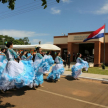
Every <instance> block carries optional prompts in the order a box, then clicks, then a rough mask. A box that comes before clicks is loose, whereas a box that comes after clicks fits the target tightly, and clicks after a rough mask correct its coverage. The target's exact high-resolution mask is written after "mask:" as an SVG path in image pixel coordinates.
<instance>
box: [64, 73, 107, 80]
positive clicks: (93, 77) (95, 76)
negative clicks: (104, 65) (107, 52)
mask: <svg viewBox="0 0 108 108" xmlns="http://www.w3.org/2000/svg"><path fill="white" fill-rule="evenodd" d="M71 74H72V72H71V71H65V72H64V74H63V75H65V76H68V75H69V76H71ZM79 78H84V79H91V80H98V81H108V75H101V74H91V73H82V74H81V75H80V76H79Z"/></svg>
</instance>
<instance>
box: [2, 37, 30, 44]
mask: <svg viewBox="0 0 108 108" xmlns="http://www.w3.org/2000/svg"><path fill="white" fill-rule="evenodd" d="M2 38H5V40H4V42H5V41H8V42H10V41H11V42H13V44H14V45H30V43H29V39H28V37H24V38H23V39H22V38H20V39H14V38H13V37H10V36H7V35H5V36H3V35H0V45H3V40H2Z"/></svg>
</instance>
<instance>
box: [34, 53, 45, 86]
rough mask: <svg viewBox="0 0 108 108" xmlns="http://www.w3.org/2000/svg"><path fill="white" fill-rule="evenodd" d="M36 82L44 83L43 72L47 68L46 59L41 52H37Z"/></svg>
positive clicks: (35, 64) (35, 63)
mask: <svg viewBox="0 0 108 108" xmlns="http://www.w3.org/2000/svg"><path fill="white" fill-rule="evenodd" d="M34 70H35V83H36V84H37V85H41V84H42V83H43V73H44V72H45V71H46V70H47V65H46V60H45V59H43V56H42V55H41V54H40V53H36V56H35V61H34Z"/></svg>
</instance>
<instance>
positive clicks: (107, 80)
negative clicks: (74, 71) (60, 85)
mask: <svg viewBox="0 0 108 108" xmlns="http://www.w3.org/2000/svg"><path fill="white" fill-rule="evenodd" d="M63 76H71V75H67V74H63ZM79 78H82V79H89V80H96V81H106V82H108V79H98V78H90V77H83V76H79Z"/></svg>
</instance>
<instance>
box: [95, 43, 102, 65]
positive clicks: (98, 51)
mask: <svg viewBox="0 0 108 108" xmlns="http://www.w3.org/2000/svg"><path fill="white" fill-rule="evenodd" d="M100 59H101V42H95V44H94V66H100Z"/></svg>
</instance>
